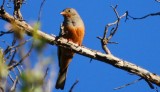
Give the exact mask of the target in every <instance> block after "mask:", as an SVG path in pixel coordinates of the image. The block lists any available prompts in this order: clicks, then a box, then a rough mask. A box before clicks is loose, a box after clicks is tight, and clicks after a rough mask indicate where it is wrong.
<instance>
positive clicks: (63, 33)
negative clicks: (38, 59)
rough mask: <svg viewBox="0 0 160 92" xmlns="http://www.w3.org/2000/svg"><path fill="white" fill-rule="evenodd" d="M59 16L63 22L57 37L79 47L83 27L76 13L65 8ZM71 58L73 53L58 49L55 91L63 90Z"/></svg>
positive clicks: (83, 31)
mask: <svg viewBox="0 0 160 92" xmlns="http://www.w3.org/2000/svg"><path fill="white" fill-rule="evenodd" d="M60 14H61V15H63V17H64V21H63V23H62V25H61V30H60V34H59V37H62V38H65V39H67V40H68V41H72V42H74V43H76V44H78V45H79V46H81V45H82V41H83V38H84V33H85V26H84V23H83V21H82V19H81V17H80V16H79V14H78V12H77V11H76V10H75V9H73V8H66V9H64V10H63V11H62V12H61V13H60ZM73 56H74V52H73V51H72V50H69V49H65V48H62V47H58V59H59V67H60V69H59V75H58V79H57V82H56V89H61V90H63V89H64V85H65V81H66V74H67V68H68V66H69V63H70V62H71V60H72V58H73Z"/></svg>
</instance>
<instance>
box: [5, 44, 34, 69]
mask: <svg viewBox="0 0 160 92" xmlns="http://www.w3.org/2000/svg"><path fill="white" fill-rule="evenodd" d="M32 49H33V43H32V45H31V48H30V50H29V51H28V53H27V54H26V55H25V56H24V57H22V59H21V60H20V61H19V62H17V63H16V64H13V65H11V66H9V67H8V70H11V69H13V68H14V67H16V66H17V65H20V64H21V63H22V62H23V61H24V60H25V59H26V58H27V57H28V56H29V55H30V53H31V51H32Z"/></svg>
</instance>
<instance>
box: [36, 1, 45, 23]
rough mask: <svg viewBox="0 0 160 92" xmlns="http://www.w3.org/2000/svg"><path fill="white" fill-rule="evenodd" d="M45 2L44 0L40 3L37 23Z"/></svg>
mask: <svg viewBox="0 0 160 92" xmlns="http://www.w3.org/2000/svg"><path fill="white" fill-rule="evenodd" d="M45 1H46V0H43V1H42V3H41V6H40V9H39V13H38V19H37V22H39V21H40V19H41V13H42V7H43V5H44V3H45Z"/></svg>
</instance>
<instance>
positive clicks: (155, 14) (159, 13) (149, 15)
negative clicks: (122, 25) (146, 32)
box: [128, 12, 160, 20]
mask: <svg viewBox="0 0 160 92" xmlns="http://www.w3.org/2000/svg"><path fill="white" fill-rule="evenodd" d="M128 16H129V17H130V18H132V19H133V20H138V19H145V18H148V17H151V16H160V12H156V13H150V14H147V15H145V16H143V17H139V18H136V17H132V16H131V15H128Z"/></svg>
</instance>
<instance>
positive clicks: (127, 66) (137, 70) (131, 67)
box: [0, 9, 160, 86]
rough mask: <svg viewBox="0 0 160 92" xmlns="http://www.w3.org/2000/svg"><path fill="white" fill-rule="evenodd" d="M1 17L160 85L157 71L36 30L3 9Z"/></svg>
mask: <svg viewBox="0 0 160 92" xmlns="http://www.w3.org/2000/svg"><path fill="white" fill-rule="evenodd" d="M0 17H1V18H2V19H3V20H5V21H7V22H9V23H10V24H12V25H13V26H14V27H16V29H23V31H25V33H26V34H28V35H29V36H33V34H35V31H36V35H37V36H38V38H39V39H43V40H45V41H46V43H48V44H51V45H57V46H60V47H63V48H67V49H72V50H73V51H74V52H76V53H78V54H80V55H83V56H86V57H89V58H93V59H96V60H99V61H101V62H104V63H107V64H110V65H112V66H114V67H116V68H119V69H122V70H125V71H127V72H130V73H133V74H136V75H138V76H140V77H142V78H144V79H146V80H148V81H150V82H152V83H154V84H156V85H158V86H160V76H159V75H157V74H155V73H151V72H149V71H148V70H146V69H144V68H141V67H140V66H137V65H135V64H133V63H130V62H127V61H125V60H122V59H120V58H118V57H115V56H113V55H112V54H104V53H101V52H99V51H95V50H92V49H89V48H86V47H82V46H78V45H77V44H74V43H73V42H70V41H68V40H66V39H63V38H60V39H57V37H56V36H51V35H49V34H46V33H44V32H42V31H40V30H34V28H32V27H31V26H30V25H29V24H27V23H26V22H24V21H19V20H16V19H14V17H13V16H11V15H9V14H8V13H7V12H5V11H4V10H3V9H1V10H0ZM13 31H14V30H13ZM19 31H22V30H19Z"/></svg>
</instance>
